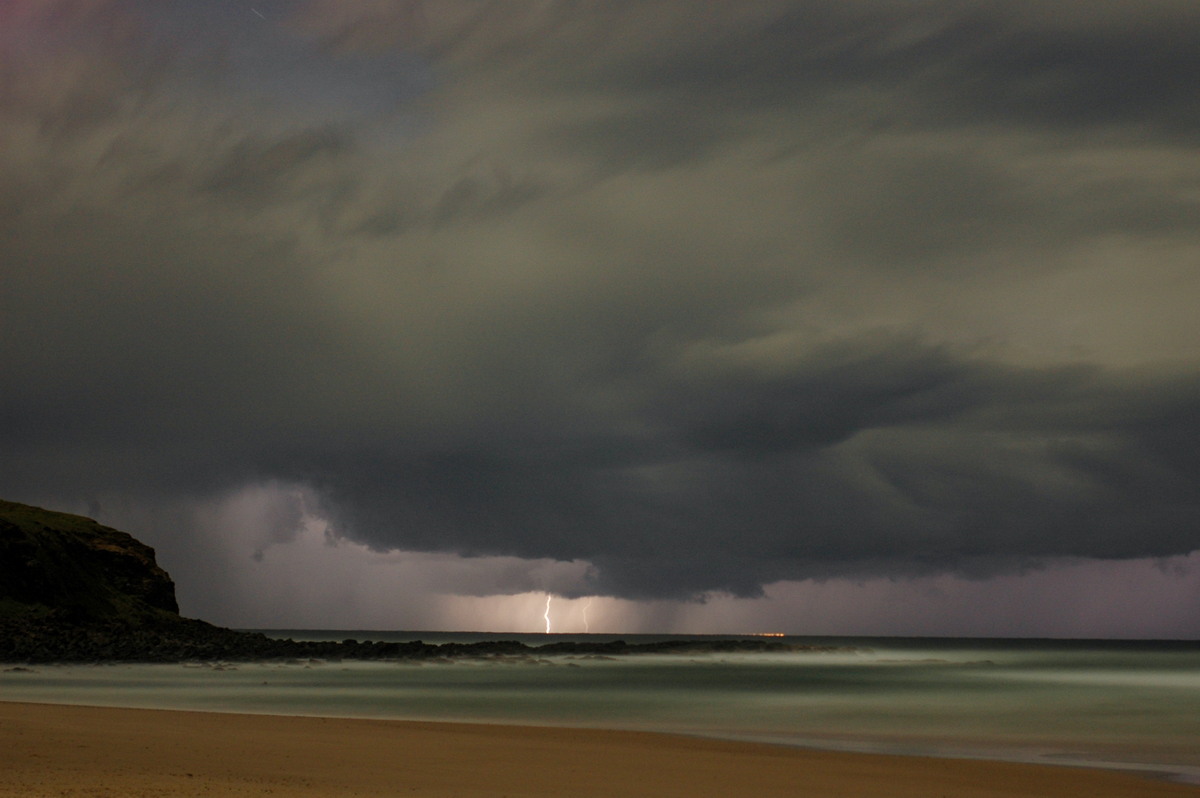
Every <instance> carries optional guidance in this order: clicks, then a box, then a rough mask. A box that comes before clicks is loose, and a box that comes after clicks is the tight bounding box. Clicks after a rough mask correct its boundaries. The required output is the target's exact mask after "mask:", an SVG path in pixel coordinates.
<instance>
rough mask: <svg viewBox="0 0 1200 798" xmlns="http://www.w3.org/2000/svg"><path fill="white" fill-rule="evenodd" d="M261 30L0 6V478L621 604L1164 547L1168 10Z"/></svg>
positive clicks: (375, 17)
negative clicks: (261, 59)
mask: <svg viewBox="0 0 1200 798" xmlns="http://www.w3.org/2000/svg"><path fill="white" fill-rule="evenodd" d="M256 7H257V8H260V9H261V10H262V11H263V13H264V16H267V17H268V19H267V20H260V19H258V18H256V17H254V18H251V19H249V20H242V19H240V18H238V19H236V20H230V21H229V22H228V23H226V22H223V21H222V20H221V19H219V18H217V17H213V18H210V19H208V20H207V21H206V22H205V25H204V26H203V27H202V29H201V33H199V34H196V37H197V38H196V41H193V42H192V44H191V46H192V48H193V50H194V51H195V52H192V50H188V51H187V52H186V53H184V54H182V55H175V56H172V55H171V53H172V49H171V48H170V47H169V46H167V45H170V44H172V42H173V39H171V36H172V35H174V34H172V33H171V30H172V28H171V27H170V26H169V25H168V26H166V27H163V26H161V25H160V26H157V27H156V26H155V25H154V24H151V22H152V21H153V20H154V19H156V17H155V16H154V15H155V14H166V15H167V16H168V17H169V16H170V14H171V13H181V12H172V11H171V8H172V4H167V6H165V8H166V10H163V8H159V10H158V11H154V10H152V9H151V8H150V7H147V6H145V5H144V4H139V3H121V2H110V3H92V4H83V3H71V2H61V3H41V4H37V3H26V2H18V3H15V4H12V5H11V6H10V9H9V10H7V11H5V12H2V13H4V14H7V15H8V16H9V18H8V20H7V22H8V23H9V24H8V28H9V32H8V33H4V34H0V48H2V49H0V52H2V53H3V56H2V59H3V60H2V61H0V69H3V70H4V73H5V74H6V75H10V76H19V77H20V80H7V79H4V80H0V270H2V271H0V275H2V279H3V290H2V291H0V332H2V334H0V362H3V363H4V364H5V365H4V368H3V369H2V370H0V430H2V431H3V436H2V437H3V441H2V443H0V446H3V453H4V456H3V457H2V458H0V486H5V487H6V490H8V491H10V492H12V493H13V494H18V495H46V496H62V497H64V498H66V499H74V498H75V497H83V496H122V497H126V499H127V500H129V501H133V502H136V501H140V500H144V501H147V502H162V501H171V500H180V501H184V500H186V501H189V502H191V501H195V500H197V499H198V498H199V499H202V498H203V497H206V496H218V495H227V494H228V493H229V491H233V490H237V489H238V488H239V487H241V486H246V485H261V484H269V483H272V482H278V483H280V484H289V485H293V484H294V485H304V486H306V489H308V490H311V491H312V492H313V495H314V496H318V497H319V501H320V504H321V506H320V512H321V514H323V515H324V516H326V517H328V518H329V519H330V521H331V522H332V524H333V529H334V530H336V534H338V535H342V536H345V537H349V538H352V539H354V540H356V541H359V542H362V543H366V544H368V545H369V546H371V547H372V548H374V549H377V550H381V551H383V550H389V549H403V550H410V551H426V552H456V553H460V554H464V555H468V556H485V555H495V556H505V557H519V558H527V559H537V560H541V559H549V560H562V561H577V562H585V563H589V564H590V565H591V568H590V570H588V571H587V573H586V575H584V576H581V577H580V578H579V581H578V584H577V585H576V586H575V587H574V588H571V587H564V588H563V589H562V591H561V592H564V593H570V592H571V591H572V589H574V590H575V591H577V592H578V594H580V595H582V594H607V595H616V596H623V597H634V598H642V597H692V596H696V595H701V594H704V593H706V592H712V591H726V592H730V593H734V594H736V595H756V594H757V593H758V592H759V591H760V590H761V587H762V585H764V584H769V583H772V582H777V581H780V580H787V579H802V578H825V577H832V576H847V575H849V576H855V575H893V574H895V575H907V574H918V573H931V572H938V571H957V572H965V573H970V574H989V573H995V572H998V571H1001V570H1007V569H1012V568H1020V567H1025V566H1028V565H1030V564H1031V563H1035V562H1037V561H1039V560H1041V559H1044V558H1057V557H1099V558H1138V557H1148V556H1168V555H1174V554H1184V553H1187V552H1190V551H1192V550H1195V549H1197V548H1200V539H1198V538H1197V533H1196V530H1197V529H1198V528H1200V499H1198V498H1197V494H1196V490H1195V486H1196V485H1197V484H1198V482H1200V453H1198V452H1197V449H1196V447H1195V446H1194V441H1196V440H1200V377H1198V376H1197V375H1198V374H1200V370H1198V369H1197V365H1198V363H1200V334H1198V333H1197V329H1196V326H1195V322H1194V304H1195V303H1194V299H1195V297H1196V296H1200V272H1198V271H1197V270H1196V268H1195V264H1196V262H1197V260H1196V256H1197V254H1198V252H1200V232H1198V228H1197V227H1196V225H1195V219H1196V218H1200V214H1198V211H1200V207H1198V206H1200V156H1198V155H1197V154H1196V153H1197V152H1198V151H1200V150H1197V148H1196V144H1197V140H1196V131H1198V130H1200V119H1198V118H1197V114H1198V111H1197V109H1200V103H1198V102H1197V99H1198V97H1197V92H1198V91H1200V89H1197V86H1200V83H1197V81H1196V80H1195V79H1194V77H1195V75H1196V72H1197V69H1196V68H1197V66H1200V49H1198V48H1200V45H1197V41H1196V39H1195V37H1194V36H1189V35H1185V34H1186V31H1187V30H1188V28H1189V26H1190V27H1191V29H1192V30H1194V29H1195V27H1194V26H1195V24H1196V23H1197V22H1200V17H1198V16H1197V12H1196V10H1195V7H1194V4H1191V3H1169V2H1160V3H1152V4H1150V7H1149V8H1148V9H1146V10H1144V13H1140V12H1139V14H1138V15H1137V17H1136V18H1133V17H1131V16H1130V13H1131V12H1126V11H1125V10H1124V6H1123V5H1122V4H1117V3H1097V4H1095V5H1094V6H1093V5H1089V6H1088V7H1087V8H1086V9H1084V8H1080V9H1073V10H1071V11H1062V12H1061V13H1058V12H1056V13H1055V14H1053V15H1051V14H1049V12H1043V11H1041V10H1040V6H1039V5H1037V4H1024V3H1013V4H1007V5H1006V6H1005V7H1004V8H1003V9H999V8H996V7H994V4H984V3H979V4H973V3H954V4H950V3H945V4H943V3H937V2H926V3H920V4H915V5H914V4H907V3H904V4H901V3H885V2H881V3H873V4H866V5H862V4H855V6H854V7H853V8H850V7H848V6H847V4H842V3H821V2H812V3H791V2H778V3H776V2H753V3H743V2H738V3H728V4H726V3H710V4H707V5H706V6H705V10H704V12H703V13H701V12H698V11H697V10H696V9H695V8H694V6H693V5H692V4H689V3H683V2H662V3H634V4H624V3H609V2H604V3H586V2H585V3H549V4H523V3H503V4H491V3H482V4H480V3H470V4H457V3H452V2H447V3H437V4H430V5H429V6H428V7H422V6H420V5H419V4H414V3H350V2H342V1H341V0H339V2H336V3H333V2H329V3H322V2H312V3H305V4H299V5H297V6H294V7H288V6H283V5H281V6H279V7H274V6H272V5H271V4H270V3H263V4H260V5H259V6H256ZM268 12H270V13H268ZM211 13H212V14H214V15H219V14H222V13H225V12H224V11H216V10H213V11H212V12H211ZM273 20H274V21H273ZM259 22H262V23H263V25H262V31H261V33H254V32H253V31H251V32H249V33H247V32H246V30H242V29H243V28H246V27H247V26H248V25H249V24H250V23H254V24H256V25H257V24H258V23H259ZM235 30H240V31H241V32H239V33H237V34H236V35H237V36H243V37H244V36H262V37H265V38H264V39H263V42H264V43H263V44H262V45H261V48H260V49H261V52H264V53H266V54H267V55H268V56H269V55H270V54H272V53H278V54H279V58H281V59H282V58H284V57H285V56H286V57H287V58H288V59H292V60H290V61H287V63H288V64H300V65H301V66H297V67H295V69H299V72H296V71H295V69H293V68H292V67H289V70H291V71H289V70H281V71H280V72H279V74H278V75H275V76H272V75H267V76H266V77H261V76H260V78H259V79H258V80H259V82H257V83H255V82H254V80H253V79H252V78H251V77H247V76H246V75H245V74H243V70H245V71H247V72H248V71H249V67H247V66H246V64H242V63H241V62H239V61H238V60H237V58H238V57H240V56H238V53H240V52H242V51H241V50H238V49H237V46H235V45H237V42H236V41H233V40H231V39H229V37H233V36H235V33H234V32H233V31H235ZM255 30H257V29H255ZM205 37H208V38H205ZM254 41H257V40H254ZM221 42H226V43H227V44H229V47H228V48H227V49H228V53H225V54H224V55H222V53H223V52H225V51H223V50H221V48H220V47H218V46H217V45H218V44H220V43H221ZM31 43H32V44H31ZM208 44H211V45H212V46H211V47H209V46H206V45H208ZM246 52H258V51H257V50H247V51H246ZM230 53H232V54H230ZM247 57H249V56H247ZM297 59H302V60H297ZM352 86H353V87H359V88H358V89H356V90H355V91H348V92H343V91H340V88H343V87H352ZM362 86H370V87H372V88H371V89H370V90H367V89H363V88H361V87H362ZM279 517H280V518H282V519H283V521H280V523H282V524H283V526H281V527H280V528H279V529H278V530H274V531H271V532H270V534H269V535H268V537H271V538H272V539H279V540H283V539H286V537H287V535H288V534H290V533H289V531H288V528H287V527H289V525H290V526H291V527H295V525H296V524H299V523H300V517H301V516H300V514H299V513H298V512H297V511H296V510H295V508H294V507H290V506H289V507H284V508H282V509H281V511H280V514H279ZM526 587H528V586H523V585H514V586H511V589H512V590H514V591H515V590H520V589H526Z"/></svg>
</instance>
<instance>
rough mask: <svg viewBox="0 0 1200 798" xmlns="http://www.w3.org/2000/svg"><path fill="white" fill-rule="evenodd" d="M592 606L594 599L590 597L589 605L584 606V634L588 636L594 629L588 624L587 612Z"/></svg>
mask: <svg viewBox="0 0 1200 798" xmlns="http://www.w3.org/2000/svg"><path fill="white" fill-rule="evenodd" d="M590 606H592V597H591V596H588V600H587V604H584V605H583V633H584V634H587V633H588V632H590V631H592V627H591V626H590V625H589V624H588V619H587V611H588V607H590Z"/></svg>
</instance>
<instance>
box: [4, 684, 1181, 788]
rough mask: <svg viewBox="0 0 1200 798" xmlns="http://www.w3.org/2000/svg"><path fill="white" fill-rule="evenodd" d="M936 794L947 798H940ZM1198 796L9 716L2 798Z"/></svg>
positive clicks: (728, 746) (802, 757) (1112, 780)
mask: <svg viewBox="0 0 1200 798" xmlns="http://www.w3.org/2000/svg"><path fill="white" fill-rule="evenodd" d="M939 790H940V792H939ZM205 793H207V794H213V795H231V796H252V795H272V794H273V795H280V794H286V795H296V796H314V797H315V796H335V795H336V796H343V795H360V796H376V795H379V796H382V795H412V796H435V797H440V796H510V798H517V796H528V798H542V797H546V798H549V797H550V796H574V797H575V798H589V796H595V797H596V798H600V797H601V796H604V797H605V798H621V797H622V796H645V795H654V796H680V798H706V797H707V796H713V797H714V798H715V796H729V795H738V794H743V795H755V796H775V795H777V796H784V795H787V796H796V795H814V796H824V795H842V796H863V797H864V798H865V797H866V796H879V795H887V796H895V798H906V797H907V796H913V798H916V797H917V796H921V797H922V798H924V797H925V796H929V795H955V796H958V797H959V798H972V797H973V796H976V797H978V798H983V797H984V796H987V797H988V798H997V797H998V796H1010V795H1011V796H1027V797H1032V798H1037V797H1038V796H1044V797H1045V798H1050V797H1051V796H1067V795H1091V796H1096V798H1109V797H1110V796H1111V798H1117V796H1122V797H1125V796H1131V795H1136V796H1153V797H1157V796H1163V798H1166V797H1167V796H1179V797H1180V798H1183V797H1184V796H1200V786H1196V785H1190V784H1183V783H1177V782H1173V781H1166V780H1161V779H1156V778H1154V777H1153V775H1152V774H1131V773H1128V772H1121V771H1113V770H1104V769H1099V768H1097V769H1091V768H1083V767H1078V766H1060V765H1053V764H1027V763H1015V762H1000V761H993V760H970V759H952V758H932V757H922V756H897V755H891V754H874V753H857V752H845V751H830V750H814V749H809V748H796V747H790V746H783V745H772V744H767V743H754V742H740V741H732V740H717V739H712V738H702V737H693V736H683V735H675V734H664V733H658V732H635V731H611V730H599V729H577V728H561V727H544V726H505V725H490V724H469V723H449V722H427V721H402V720H369V719H348V718H326V717H310V716H283V715H252V714H245V715H243V714H226V713H219V712H196V711H180V710H161V709H124V708H109V707H86V706H76V705H66V704H32V703H15V702H13V703H10V702H3V701H0V796H2V797H3V798H7V797H8V796H23V798H31V797H33V798H36V797H37V796H71V795H80V796H82V795H88V796H108V795H112V796H134V797H135V798H136V796H151V795H153V796H184V795H189V796H191V795H198V794H205Z"/></svg>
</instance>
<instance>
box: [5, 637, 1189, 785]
mask: <svg viewBox="0 0 1200 798" xmlns="http://www.w3.org/2000/svg"><path fill="white" fill-rule="evenodd" d="M270 634H272V635H274V636H279V637H291V638H293V639H297V640H299V639H308V640H324V639H336V640H341V639H344V638H349V637H353V638H355V639H358V640H368V639H369V640H389V641H406V640H416V639H420V640H423V641H424V642H427V643H443V642H477V641H482V640H498V639H504V640H519V641H521V642H524V643H526V644H528V645H531V646H537V645H539V644H542V643H547V642H556V641H561V640H578V641H587V640H591V641H596V642H605V641H608V640H614V639H617V636H614V635H488V634H451V633H421V634H415V633H401V632H392V633H381V632H344V631H338V632H313V631H307V632H301V631H295V630H292V631H286V632H271V633H270ZM623 639H625V640H627V641H629V642H650V641H653V640H663V639H681V638H679V637H677V636H676V637H672V636H654V637H652V636H639V635H632V636H624V637H623ZM684 639H701V640H703V639H706V638H692V637H688V638H684ZM782 641H783V642H786V643H794V644H797V645H799V646H807V647H811V648H808V649H804V648H802V649H800V650H796V651H789V652H780V653H706V654H690V653H689V654H630V655H622V656H616V657H605V656H590V655H576V656H568V655H554V656H550V655H539V654H538V653H537V652H536V651H533V652H531V653H530V654H529V655H526V656H509V657H479V658H457V659H445V660H433V661H421V662H358V661H349V660H347V661H329V660H319V661H318V660H304V661H295V660H293V661H288V662H278V661H267V662H252V663H182V664H174V665H51V666H46V665H38V666H32V667H28V668H25V669H13V668H9V669H7V670H5V671H3V672H0V700H6V701H33V702H52V703H70V704H89V705H104V706H129V707H154V708H173V709H194V710H208V711H223V712H256V713H270V714H281V715H288V714H295V715H324V716H338V717H370V718H400V719H412V720H442V721H465V722H478V723H516V724H534V725H561V726H580V727H593V728H610V729H636V730H648V731H660V732H672V733H681V734H693V735H705V736H713V737H723V738H728V739H743V740H756V741H764V742H771V743H779V744H786V745H799V746H806V747H819V748H827V749H842V750H855V751H879V752H887V753H901V754H933V755H938V756H969V757H981V758H990V759H1011V760H1020V761H1045V762H1057V763H1062V764H1089V765H1101V766H1112V767H1123V768H1129V769H1140V770H1151V771H1160V772H1163V773H1169V774H1172V775H1174V776H1176V777H1181V778H1186V779H1188V780H1192V781H1200V644H1198V643H1154V642H1143V641H1137V642H1114V641H1101V642H1087V641H1028V640H944V639H943V640H928V639H879V638H873V639H845V638H822V639H813V638H783V639H782Z"/></svg>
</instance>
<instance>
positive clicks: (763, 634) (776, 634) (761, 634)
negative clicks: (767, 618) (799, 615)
mask: <svg viewBox="0 0 1200 798" xmlns="http://www.w3.org/2000/svg"><path fill="white" fill-rule="evenodd" d="M784 636H785V635H784V633H783V632H756V633H755V637H784Z"/></svg>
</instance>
